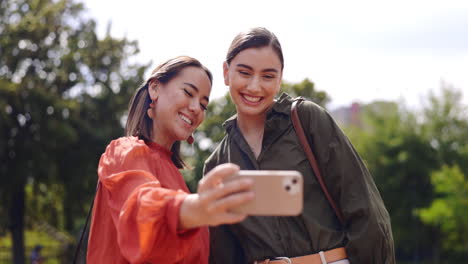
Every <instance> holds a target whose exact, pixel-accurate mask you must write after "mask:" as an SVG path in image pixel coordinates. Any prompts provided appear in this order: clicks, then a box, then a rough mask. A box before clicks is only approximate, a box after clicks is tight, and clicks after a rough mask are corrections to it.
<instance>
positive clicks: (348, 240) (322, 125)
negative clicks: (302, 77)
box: [204, 28, 395, 264]
mask: <svg viewBox="0 0 468 264" xmlns="http://www.w3.org/2000/svg"><path fill="white" fill-rule="evenodd" d="M283 66H284V62H283V54H282V50H281V46H280V43H279V41H278V39H277V38H276V36H275V35H274V34H273V33H271V32H270V31H268V30H267V29H265V28H254V29H251V30H249V31H247V32H243V33H240V34H239V35H237V36H236V37H235V38H234V40H233V42H232V44H231V47H230V48H229V51H228V54H227V58H226V62H225V63H224V65H223V70H224V71H223V73H224V82H225V84H226V85H227V86H229V89H230V95H231V98H232V100H233V102H234V103H235V105H236V109H237V115H235V116H234V117H232V118H230V119H229V120H227V121H226V122H225V123H224V127H225V129H226V136H225V137H224V139H223V140H222V141H221V143H220V144H219V145H218V147H217V148H216V150H215V151H214V153H213V154H212V155H211V156H210V157H209V158H208V160H206V162H205V168H204V174H206V173H207V172H208V171H210V170H211V169H212V168H214V167H215V166H216V165H218V164H221V163H227V162H232V163H235V164H237V165H239V166H240V167H241V169H244V170H299V171H300V172H301V173H302V174H303V175H304V210H303V213H302V214H301V215H299V216H293V217H254V216H250V217H249V218H247V219H246V220H244V221H243V222H241V223H239V224H235V225H223V226H218V227H215V228H211V229H210V233H211V235H210V237H211V256H210V263H268V261H269V260H271V261H270V263H288V262H287V260H286V259H285V260H278V257H288V258H290V260H291V261H292V262H290V263H304V262H301V261H303V260H305V259H308V260H307V261H309V260H311V261H310V262H309V263H326V262H327V259H328V262H329V263H332V262H333V261H335V262H333V263H352V264H355V263H372V264H379V263H388V264H393V263H395V256H394V245H393V238H392V230H391V226H390V217H389V215H388V212H387V210H386V209H385V206H384V204H383V201H382V198H381V197H380V194H379V192H378V190H377V188H376V186H375V183H374V181H373V179H372V176H371V175H370V174H369V172H368V170H367V169H366V167H365V165H364V164H363V162H362V160H361V158H360V157H359V155H358V154H357V152H356V151H355V150H354V148H353V146H352V145H351V143H350V142H349V140H348V139H347V137H346V136H345V135H344V134H343V132H342V131H341V130H340V128H339V127H338V126H337V125H336V123H335V122H334V120H333V118H332V117H331V116H330V115H329V114H328V113H327V112H326V111H325V110H324V109H323V108H321V107H320V106H318V105H316V104H314V103H313V102H310V101H305V102H303V103H301V104H300V105H299V107H298V113H299V117H300V120H301V122H302V125H303V127H304V130H305V131H306V136H307V137H308V141H309V142H310V145H311V147H312V149H313V151H314V153H315V156H316V158H317V161H318V165H319V167H320V170H321V172H322V175H323V178H324V181H325V184H326V186H327V187H328V191H329V192H330V194H331V196H332V197H333V199H334V200H335V201H336V203H337V205H338V207H339V208H340V209H341V211H342V214H343V217H344V220H345V224H344V225H342V224H341V223H340V221H339V220H338V218H337V216H336V214H335V212H334V211H333V209H332V208H331V206H330V204H329V202H328V200H327V199H326V197H325V195H324V193H323V191H322V190H321V188H320V185H319V184H318V182H317V179H316V177H314V173H313V170H312V168H311V165H310V164H309V161H308V159H307V156H306V155H305V153H304V152H303V150H302V147H301V143H300V141H299V139H298V138H297V136H296V133H295V130H294V127H293V125H292V122H291V116H290V112H291V104H292V102H293V100H294V99H292V98H290V97H289V96H287V95H285V94H283V95H281V96H280V97H279V98H278V99H275V97H276V96H277V94H278V93H279V90H280V85H281V80H282V73H283ZM342 248H344V249H345V250H342V251H343V252H345V253H343V254H345V255H344V256H343V255H340V256H339V258H338V261H337V259H336V258H335V259H333V258H334V257H336V256H333V254H334V252H335V251H337V250H340V249H342ZM333 249H335V251H334V250H333ZM319 252H320V254H319ZM335 255H336V254H335ZM304 256H305V257H304ZM301 257H302V258H301ZM317 260H318V262H317ZM285 261H286V262H285ZM306 263H307V262H306Z"/></svg>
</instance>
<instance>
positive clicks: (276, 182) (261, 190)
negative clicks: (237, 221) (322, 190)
mask: <svg viewBox="0 0 468 264" xmlns="http://www.w3.org/2000/svg"><path fill="white" fill-rule="evenodd" d="M239 177H247V178H250V179H252V180H253V182H254V184H253V187H252V191H253V192H254V194H255V198H254V199H253V200H252V201H250V202H248V203H247V204H243V205H241V206H239V207H237V208H234V209H232V210H233V211H234V212H242V213H246V214H248V215H263V216H294V215H299V214H301V213H302V206H303V185H304V182H303V177H302V174H301V173H300V172H299V171H294V170H241V171H239V172H238V173H237V174H235V175H233V176H231V177H229V178H228V179H227V180H228V181H229V180H232V179H235V178H239Z"/></svg>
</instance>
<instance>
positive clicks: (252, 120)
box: [237, 113, 266, 135]
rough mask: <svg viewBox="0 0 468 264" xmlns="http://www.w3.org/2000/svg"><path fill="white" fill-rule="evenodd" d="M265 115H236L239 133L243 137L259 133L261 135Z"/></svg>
mask: <svg viewBox="0 0 468 264" xmlns="http://www.w3.org/2000/svg"><path fill="white" fill-rule="evenodd" d="M265 120H266V114H265V113H264V114H261V115H255V116H250V115H242V114H239V113H238V114H237V125H238V126H239V129H240V131H241V132H242V134H243V135H252V134H257V133H259V132H261V134H263V129H264V127H265Z"/></svg>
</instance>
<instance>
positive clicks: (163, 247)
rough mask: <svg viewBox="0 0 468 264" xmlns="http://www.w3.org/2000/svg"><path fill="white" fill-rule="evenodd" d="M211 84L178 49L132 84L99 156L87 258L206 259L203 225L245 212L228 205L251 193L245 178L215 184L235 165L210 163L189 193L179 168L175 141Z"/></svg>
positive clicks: (195, 119) (184, 134)
mask: <svg viewBox="0 0 468 264" xmlns="http://www.w3.org/2000/svg"><path fill="white" fill-rule="evenodd" d="M211 85H212V76H211V73H210V71H209V70H208V69H207V68H205V67H204V66H203V65H202V64H201V63H200V62H199V61H197V60H196V59H193V58H191V57H186V56H182V57H176V58H174V59H171V60H169V61H167V62H165V63H163V64H161V65H159V66H158V67H156V69H155V70H154V71H153V72H152V75H151V77H150V78H149V79H148V80H147V81H146V82H145V84H144V85H143V86H141V87H140V88H139V89H138V90H137V91H136V93H135V95H134V97H133V99H132V101H131V103H130V109H129V115H128V120H127V126H126V132H127V136H126V137H121V138H119V139H116V140H113V141H112V142H111V143H110V144H109V145H108V146H107V148H106V151H105V153H104V154H102V156H101V160H100V162H99V167H98V174H99V185H98V186H99V187H98V191H97V194H96V198H95V201H94V203H95V206H94V210H93V218H92V224H91V231H90V235H89V243H88V256H87V263H122V264H123V263H207V261H208V248H209V246H208V229H207V228H206V226H207V225H219V224H226V223H237V222H239V221H241V220H243V219H244V218H245V217H246V215H245V214H242V213H233V212H230V209H231V208H232V207H234V206H239V205H241V204H243V203H245V202H247V201H249V200H251V199H252V193H251V192H250V191H249V189H250V186H251V185H252V183H251V182H250V181H249V180H245V179H244V180H238V181H233V182H230V183H228V184H224V185H222V186H220V185H219V184H218V183H219V182H221V181H222V179H223V178H224V177H226V176H229V175H231V174H233V173H236V172H237V171H238V170H239V167H238V166H236V165H233V164H225V165H222V166H218V167H216V168H215V169H214V170H213V173H210V174H209V175H207V177H205V178H204V179H203V180H202V181H200V183H199V185H198V186H199V187H198V193H196V194H189V193H188V188H187V186H186V184H185V182H184V180H183V178H182V175H181V173H180V172H179V170H178V169H179V168H183V166H184V163H183V161H182V159H181V157H180V156H179V147H180V141H181V140H187V139H190V137H191V134H192V132H193V131H194V130H195V129H196V128H197V127H198V126H199V125H200V123H201V122H202V121H203V119H204V117H205V113H204V112H205V110H206V107H207V104H208V101H209V96H210V91H211Z"/></svg>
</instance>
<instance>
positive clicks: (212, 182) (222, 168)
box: [198, 163, 239, 191]
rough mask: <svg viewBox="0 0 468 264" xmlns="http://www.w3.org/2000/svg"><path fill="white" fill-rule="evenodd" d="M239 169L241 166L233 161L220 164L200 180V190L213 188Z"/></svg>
mask: <svg viewBox="0 0 468 264" xmlns="http://www.w3.org/2000/svg"><path fill="white" fill-rule="evenodd" d="M238 171H239V166H237V165H235V164H233V163H225V164H221V165H218V166H216V167H215V168H214V169H212V170H211V171H210V172H208V173H207V174H206V175H205V177H203V178H202V179H201V180H200V182H199V184H198V190H199V191H203V190H206V189H210V188H213V187H214V186H216V185H217V184H219V183H220V182H222V180H223V179H224V178H226V177H228V176H231V175H233V174H235V173H237V172H238Z"/></svg>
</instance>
